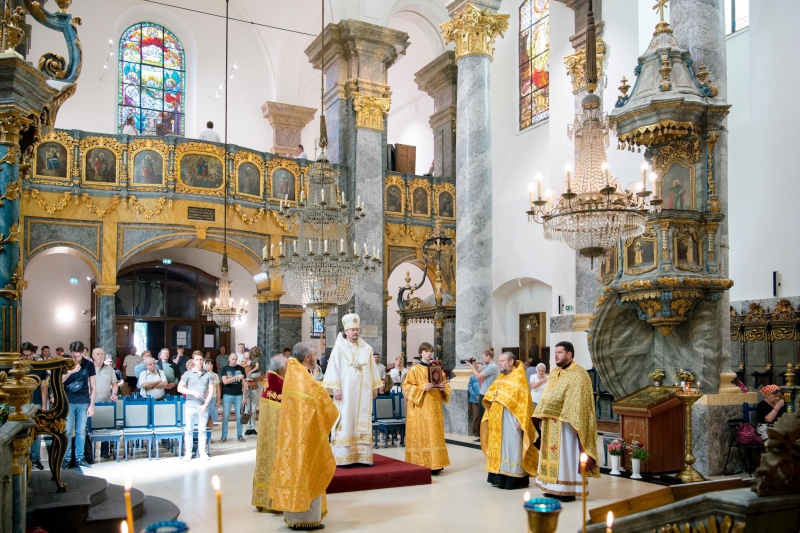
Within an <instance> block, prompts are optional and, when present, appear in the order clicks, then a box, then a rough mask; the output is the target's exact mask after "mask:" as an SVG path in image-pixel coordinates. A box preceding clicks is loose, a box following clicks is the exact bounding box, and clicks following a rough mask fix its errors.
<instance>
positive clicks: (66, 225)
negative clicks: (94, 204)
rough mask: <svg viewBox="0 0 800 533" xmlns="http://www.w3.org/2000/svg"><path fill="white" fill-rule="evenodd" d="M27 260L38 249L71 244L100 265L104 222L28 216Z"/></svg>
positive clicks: (26, 219)
mask: <svg viewBox="0 0 800 533" xmlns="http://www.w3.org/2000/svg"><path fill="white" fill-rule="evenodd" d="M25 223H26V226H27V228H26V233H27V238H26V247H25V257H26V262H27V261H29V260H30V258H31V255H32V254H35V253H36V252H37V251H39V250H42V249H46V248H50V247H52V246H69V245H74V247H75V248H77V249H79V250H81V251H82V252H84V253H85V254H87V255H88V256H89V258H90V259H92V260H94V261H95V263H96V264H98V265H99V262H100V258H101V257H102V246H103V245H102V233H103V223H102V222H72V221H69V220H51V219H38V218H34V217H26V218H25Z"/></svg>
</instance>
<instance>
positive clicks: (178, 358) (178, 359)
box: [172, 344, 189, 376]
mask: <svg viewBox="0 0 800 533" xmlns="http://www.w3.org/2000/svg"><path fill="white" fill-rule="evenodd" d="M184 350H185V347H184V346H183V344H179V345H178V350H177V352H176V353H175V358H174V359H173V360H172V362H173V363H175V365H177V367H178V372H179V376H180V375H183V373H184V372H186V363H188V362H189V356H188V355H184V354H183V352H184Z"/></svg>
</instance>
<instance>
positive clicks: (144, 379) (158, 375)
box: [136, 368, 167, 400]
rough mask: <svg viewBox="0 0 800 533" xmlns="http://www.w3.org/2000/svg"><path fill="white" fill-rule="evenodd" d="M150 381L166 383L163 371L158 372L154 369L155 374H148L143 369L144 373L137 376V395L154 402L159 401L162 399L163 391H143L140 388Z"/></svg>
mask: <svg viewBox="0 0 800 533" xmlns="http://www.w3.org/2000/svg"><path fill="white" fill-rule="evenodd" d="M152 381H167V376H165V375H164V371H163V370H159V369H158V368H156V371H155V372H150V371H149V370H146V369H145V371H144V372H142V373H141V374H139V382H138V383H137V384H136V387H137V388H138V389H139V394H141V395H142V396H144V397H145V398H148V397H152V398H153V399H154V400H160V399H161V398H163V397H164V389H145V388H144V387H142V385H143V384H145V383H149V382H152Z"/></svg>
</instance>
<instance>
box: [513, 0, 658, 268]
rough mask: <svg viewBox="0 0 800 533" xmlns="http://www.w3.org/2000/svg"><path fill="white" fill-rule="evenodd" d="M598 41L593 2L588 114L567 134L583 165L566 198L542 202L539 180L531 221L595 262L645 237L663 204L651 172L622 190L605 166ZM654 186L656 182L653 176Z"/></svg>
mask: <svg viewBox="0 0 800 533" xmlns="http://www.w3.org/2000/svg"><path fill="white" fill-rule="evenodd" d="M596 62H597V60H596V37H595V24H594V13H593V12H592V2H591V0H589V13H588V25H587V29H586V77H585V79H586V89H587V92H588V94H586V96H585V97H584V98H583V101H582V103H581V105H582V108H583V112H582V114H581V115H580V116H577V117H576V118H575V123H574V124H573V125H570V126H569V127H568V129H567V135H568V137H569V138H570V140H572V139H574V140H575V149H576V151H577V152H578V157H577V160H578V163H577V168H576V170H575V177H574V179H572V176H571V168H570V167H569V166H567V169H566V172H567V181H566V184H565V186H564V192H562V193H559V192H558V191H555V194H553V190H550V189H548V190H547V191H546V194H545V198H542V181H541V176H540V175H537V176H536V181H537V185H536V194H535V195H534V186H533V184H531V186H530V188H529V192H530V204H531V205H530V207H531V208H530V210H529V211H528V212H527V214H528V220H529V221H534V222H536V223H538V224H543V225H544V238H545V239H547V240H550V241H561V242H566V243H567V245H568V246H569V247H570V248H572V249H573V250H575V251H577V252H578V253H579V254H580V255H581V256H582V257H585V258H588V259H589V260H590V261H592V262H593V260H594V258H595V257H599V256H601V255H603V254H604V253H605V251H606V250H608V249H610V248H613V247H614V246H616V245H617V243H618V242H619V240H620V239H631V238H633V237H636V236H638V235H641V234H642V233H644V230H645V219H646V216H647V213H648V211H649V209H650V207H653V208H657V206H658V205H659V204H660V203H661V201H660V200H658V199H657V198H654V199H652V200H650V201H649V202H646V199H647V198H648V197H649V196H650V195H651V194H652V193H651V192H650V191H648V190H647V179H646V170H645V171H644V172H643V177H642V182H641V183H639V184H638V185H637V186H636V187H631V188H630V189H625V190H623V189H622V188H621V187H620V185H619V182H618V180H615V179H613V178H612V177H611V174H610V172H609V170H608V163H607V162H606V148H608V136H609V125H608V115H606V114H604V113H602V112H601V111H600V103H601V99H600V96H598V95H596V94H594V91H595V90H596V89H597V65H596ZM651 179H652V180H653V183H654V184H655V181H656V176H655V175H654V174H653V175H651Z"/></svg>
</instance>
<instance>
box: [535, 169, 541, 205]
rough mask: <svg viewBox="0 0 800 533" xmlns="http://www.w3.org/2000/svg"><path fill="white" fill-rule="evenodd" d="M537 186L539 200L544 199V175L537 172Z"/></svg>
mask: <svg viewBox="0 0 800 533" xmlns="http://www.w3.org/2000/svg"><path fill="white" fill-rule="evenodd" d="M536 187H537V189H538V197H539V200H541V199H542V175H541V174H536Z"/></svg>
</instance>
